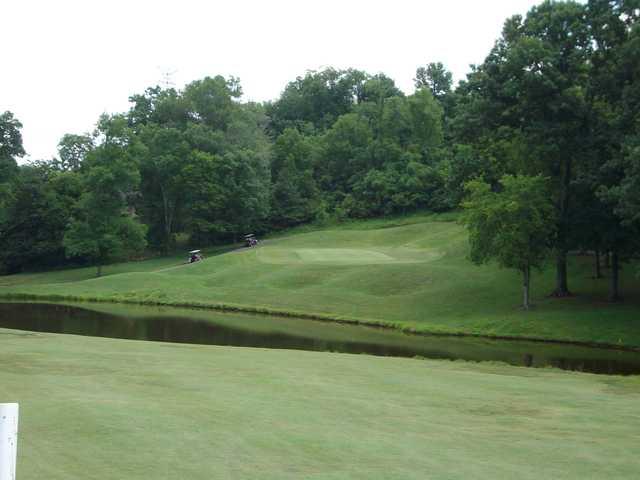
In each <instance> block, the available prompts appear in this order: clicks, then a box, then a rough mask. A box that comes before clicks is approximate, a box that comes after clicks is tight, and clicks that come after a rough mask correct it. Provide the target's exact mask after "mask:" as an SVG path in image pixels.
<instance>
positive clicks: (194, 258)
mask: <svg viewBox="0 0 640 480" xmlns="http://www.w3.org/2000/svg"><path fill="white" fill-rule="evenodd" d="M200 260H204V257H203V256H202V254H201V253H200V250H191V251H190V252H189V262H188V263H195V262H199V261H200Z"/></svg>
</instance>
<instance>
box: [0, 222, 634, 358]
mask: <svg viewBox="0 0 640 480" xmlns="http://www.w3.org/2000/svg"><path fill="white" fill-rule="evenodd" d="M467 254H468V242H467V234H466V231H465V230H464V228H463V227H462V226H460V225H459V224H458V223H456V221H455V215H453V216H452V215H449V216H447V215H441V216H438V215H422V216H420V215H416V216H410V217H404V218H400V219H389V220H384V219H382V220H372V221H361V222H354V223H350V224H345V225H338V226H334V227H327V228H325V229H319V230H315V231H305V230H302V229H301V230H298V231H296V230H294V231H290V232H285V234H283V235H281V236H278V237H276V238H271V239H267V240H266V241H264V242H262V243H261V244H260V245H259V246H258V247H256V248H248V249H247V248H244V249H242V248H241V249H236V250H234V251H230V252H229V251H227V252H226V253H223V254H219V255H214V256H207V258H206V259H205V260H204V261H203V262H198V263H194V264H184V258H183V257H184V256H180V257H174V258H165V259H155V260H149V261H143V262H132V263H127V264H119V265H113V266H109V267H106V268H105V275H104V276H103V277H101V278H95V269H93V268H84V269H73V270H66V271H55V272H49V273H40V274H21V275H13V276H7V277H0V296H5V297H11V296H13V297H14V298H20V296H22V298H27V299H28V298H34V297H38V298H40V299H47V298H49V299H74V300H78V299H86V300H101V301H115V302H119V301H120V302H139V303H147V304H153V303H156V304H165V305H180V306H189V305H192V306H204V307H217V308H220V307H224V308H228V309H233V310H236V309H237V310H244V311H247V312H250V313H256V312H271V313H280V314H287V315H293V316H296V315H297V316H319V317H322V318H326V319H337V320H348V321H355V322H363V323H373V324H378V325H386V326H393V327H398V328H403V329H406V330H412V331H417V332H433V333H456V334H459V333H466V334H476V335H488V336H505V337H528V338H537V339H550V340H565V341H575V342H588V343H602V344H609V345H619V346H627V347H640V322H639V321H638V318H640V299H639V298H638V295H637V293H635V292H638V291H640V279H639V278H638V276H637V275H636V273H637V268H636V267H635V266H634V265H627V266H625V268H624V269H623V273H622V278H621V284H622V295H623V296H624V298H625V301H624V302H620V303H617V304H610V303H608V302H607V301H606V298H607V287H608V279H606V278H603V279H598V280H595V279H593V278H592V270H593V258H592V257H591V256H575V255H574V256H572V257H571V258H570V265H569V267H570V268H569V270H570V277H569V283H570V288H571V290H572V291H573V293H574V294H575V295H574V296H572V297H569V298H565V299H555V298H550V297H548V294H549V292H551V291H552V290H553V280H554V271H553V268H552V267H549V268H547V269H546V270H545V271H543V272H541V273H537V274H535V275H534V276H533V281H532V295H533V303H534V308H533V309H532V310H531V311H523V310H521V309H520V307H519V305H520V296H521V279H520V276H519V274H518V273H517V272H516V271H514V270H506V269H500V268H498V267H497V266H496V265H484V266H476V265H473V264H472V263H471V262H470V261H469V260H468V258H467ZM605 274H608V271H606V270H605Z"/></svg>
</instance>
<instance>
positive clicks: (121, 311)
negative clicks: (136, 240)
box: [0, 303, 640, 375]
mask: <svg viewBox="0 0 640 480" xmlns="http://www.w3.org/2000/svg"><path fill="white" fill-rule="evenodd" d="M0 327H3V328H10V329H17V330H27V331H33V332H53V333H67V334H75V335H88V336H94V337H109V338H124V339H134V340H153V341H161V342H180V343H197V344H205V345H233V346H242V347H261V348H285V349H297V350H315V351H332V352H344V353H359V354H370V355H381V356H393V357H415V356H421V357H425V358H437V359H451V360H457V359H461V360H471V361H500V362H506V363H509V364H512V365H521V366H527V367H545V366H553V367H558V368H562V369H565V370H579V371H585V372H592V373H607V374H622V375H630V374H640V353H635V352H624V351H619V350H609V349H600V348H590V347H579V346H573V345H559V344H545V343H540V342H519V341H505V340H487V339H477V338H460V337H436V336H422V335H408V334H404V333H401V332H396V331H390V330H382V329H378V328H370V327H361V326H353V325H338V324H331V323H324V322H315V321H311V320H296V319H286V318H276V317H268V316H248V315H235V314H222V313H218V312H205V311H199V310H189V309H173V308H158V307H137V306H122V305H102V304H97V305H88V304H81V305H76V304H74V305H67V304H64V305H63V304H45V303H0Z"/></svg>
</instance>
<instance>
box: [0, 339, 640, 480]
mask: <svg viewBox="0 0 640 480" xmlns="http://www.w3.org/2000/svg"><path fill="white" fill-rule="evenodd" d="M0 362H1V365H2V368H1V369H0V401H17V402H19V403H20V408H21V418H20V442H19V459H18V478H20V479H21V480H36V479H38V480H39V479H43V478H46V479H48V480H70V479H83V480H88V479H107V478H127V479H150V478H153V479H158V480H163V479H176V478H185V479H186V478H188V479H192V480H198V479H203V480H204V479H207V480H209V479H218V478H219V479H228V478H234V479H242V478H261V479H299V478H314V479H343V478H350V479H375V478H380V479H382V478H402V479H424V478H433V479H440V478H442V479H444V478H447V479H458V478H460V479H462V478H465V479H466V478H473V479H495V478H519V479H522V480H526V479H540V478H554V479H575V478H609V479H622V478H635V477H636V475H637V472H638V471H639V470H640V457H639V456H638V455H637V454H636V447H637V441H638V432H637V430H638V428H637V427H638V424H639V422H640V416H639V414H638V408H637V406H638V401H639V400H640V379H638V378H634V377H608V376H595V375H588V374H573V373H569V372H561V371H557V370H544V369H533V370H532V369H525V368H517V367H508V366H504V365H494V364H468V363H464V362H447V361H425V360H411V359H393V358H378V357H369V356H363V355H343V354H332V353H313V352H297V351H284V350H262V349H245V348H230V347H210V346H198V345H181V344H160V343H153V342H136V341H126V340H110V339H101V338H87V337H76V336H70V335H53V334H29V333H21V332H16V331H11V330H0Z"/></svg>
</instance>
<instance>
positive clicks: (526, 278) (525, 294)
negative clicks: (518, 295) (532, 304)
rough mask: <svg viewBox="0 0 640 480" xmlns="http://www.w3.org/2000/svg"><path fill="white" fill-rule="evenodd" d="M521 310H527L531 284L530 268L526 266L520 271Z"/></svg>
mask: <svg viewBox="0 0 640 480" xmlns="http://www.w3.org/2000/svg"><path fill="white" fill-rule="evenodd" d="M522 280H523V282H522V308H524V309H525V310H529V285H530V283H531V267H529V265H527V266H526V267H525V269H524V270H523V271H522Z"/></svg>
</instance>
